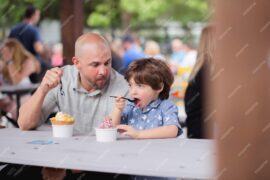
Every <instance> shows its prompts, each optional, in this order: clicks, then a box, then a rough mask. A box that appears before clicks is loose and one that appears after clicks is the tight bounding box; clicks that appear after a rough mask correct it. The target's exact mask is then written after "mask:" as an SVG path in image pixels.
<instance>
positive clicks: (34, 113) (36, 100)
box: [18, 68, 63, 130]
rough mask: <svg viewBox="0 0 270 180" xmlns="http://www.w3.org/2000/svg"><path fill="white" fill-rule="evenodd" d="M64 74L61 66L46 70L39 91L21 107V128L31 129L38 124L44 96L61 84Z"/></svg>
mask: <svg viewBox="0 0 270 180" xmlns="http://www.w3.org/2000/svg"><path fill="white" fill-rule="evenodd" d="M62 74H63V72H62V69H60V68H53V69H51V70H48V71H47V72H46V74H45V76H44V78H43V80H42V82H41V84H40V86H39V87H38V89H37V91H36V92H35V93H34V94H33V96H32V97H31V98H30V99H29V100H28V101H27V102H25V103H24V104H23V105H22V106H21V108H20V111H19V118H18V124H19V127H20V129H22V130H30V129H33V128H35V127H37V126H38V124H39V118H40V115H41V110H42V104H43V101H44V98H45V96H46V95H47V94H48V92H49V91H50V90H51V89H53V88H55V87H56V86H57V85H58V84H59V82H60V78H61V76H62Z"/></svg>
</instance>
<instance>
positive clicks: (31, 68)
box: [0, 39, 40, 119]
mask: <svg viewBox="0 0 270 180" xmlns="http://www.w3.org/2000/svg"><path fill="white" fill-rule="evenodd" d="M1 61H2V64H3V65H2V69H1V72H2V74H3V84H9V85H18V84H30V83H31V79H30V77H31V75H33V74H38V73H39V72H40V64H39V63H38V61H37V60H36V58H35V57H34V56H33V55H32V54H31V53H29V52H28V51H27V50H26V49H25V48H24V47H23V46H22V44H21V43H20V42H19V41H17V40H16V39H8V40H7V41H6V42H5V43H4V44H3V46H2V47H1ZM26 99H27V96H24V97H22V99H21V102H22V103H23V102H24V101H25V100H26ZM0 109H2V110H4V111H5V112H10V113H11V115H12V118H13V119H16V117H17V114H16V103H15V100H14V99H13V98H12V96H6V97H5V98H3V99H1V100H0Z"/></svg>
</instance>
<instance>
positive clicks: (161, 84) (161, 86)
mask: <svg viewBox="0 0 270 180" xmlns="http://www.w3.org/2000/svg"><path fill="white" fill-rule="evenodd" d="M163 88H164V84H163V83H160V89H159V90H158V93H161V92H162V91H163Z"/></svg>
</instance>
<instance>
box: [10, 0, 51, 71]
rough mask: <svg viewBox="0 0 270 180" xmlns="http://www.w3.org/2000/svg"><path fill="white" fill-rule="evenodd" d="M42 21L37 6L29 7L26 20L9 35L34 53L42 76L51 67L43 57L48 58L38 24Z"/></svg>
mask: <svg viewBox="0 0 270 180" xmlns="http://www.w3.org/2000/svg"><path fill="white" fill-rule="evenodd" d="M39 19H40V11H39V10H38V9H37V8H36V7H35V6H32V5H31V6H29V7H27V8H26V10H25V14H24V20H23V22H22V23H19V24H17V25H16V26H14V27H13V28H12V29H11V31H10V34H9V38H16V39H18V40H19V41H20V42H21V43H22V44H23V46H24V47H25V49H27V50H28V51H29V52H30V53H32V54H33V55H34V56H35V57H36V58H37V59H38V60H39V63H40V65H41V67H42V70H43V71H42V72H41V76H43V74H44V72H45V71H46V70H47V69H48V68H49V65H48V64H47V63H46V62H45V61H44V58H42V57H43V56H46V53H47V52H46V48H45V46H44V45H43V43H42V40H41V37H40V33H39V30H38V28H37V27H36V24H37V23H38V22H39Z"/></svg>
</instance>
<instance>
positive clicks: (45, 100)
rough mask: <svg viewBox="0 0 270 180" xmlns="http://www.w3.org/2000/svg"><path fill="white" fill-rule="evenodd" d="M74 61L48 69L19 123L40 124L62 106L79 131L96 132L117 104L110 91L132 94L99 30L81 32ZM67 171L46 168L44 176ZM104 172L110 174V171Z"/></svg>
mask: <svg viewBox="0 0 270 180" xmlns="http://www.w3.org/2000/svg"><path fill="white" fill-rule="evenodd" d="M72 62H73V63H74V65H73V66H70V65H68V66H65V67H63V68H62V69H61V68H57V67H56V68H53V69H51V70H48V71H47V72H46V74H45V76H44V78H43V80H42V82H41V84H40V86H39V88H38V89H37V90H36V92H35V93H34V94H33V96H32V97H31V98H30V99H29V100H28V101H27V102H26V103H25V104H23V105H22V106H21V108H20V113H19V118H18V124H19V127H20V128H21V129H22V130H30V129H33V128H36V127H38V126H39V125H41V124H42V123H43V122H44V121H45V120H46V119H47V117H48V116H49V114H50V113H51V112H52V111H53V110H54V108H56V107H58V110H59V111H64V112H65V113H68V114H70V115H71V116H73V117H74V118H75V125H74V132H75V133H93V127H96V126H98V125H99V123H101V122H102V120H103V118H104V117H105V116H106V115H109V113H110V112H111V110H112V108H113V104H114V100H113V99H111V100H110V99H109V98H110V97H109V95H117V96H126V95H127V94H128V85H127V82H126V81H125V79H124V78H123V77H122V76H121V75H120V74H118V73H117V72H116V71H114V70H113V69H111V51H110V47H109V44H108V43H107V41H106V40H105V39H104V38H103V37H102V36H100V35H98V34H95V33H87V34H84V35H82V36H80V37H79V38H78V39H77V41H76V43H75V56H74V57H73V58H72ZM29 171H30V170H29ZM65 174H66V172H65V170H59V169H58V170H57V169H52V168H43V170H42V175H43V178H44V179H52V178H55V177H62V178H63V177H64V176H65ZM99 175H100V174H94V175H93V174H91V175H89V176H90V177H96V176H97V177H100V176H99ZM103 175H104V174H102V177H108V174H105V175H104V176H103ZM86 177H87V175H86ZM60 179H61V178H60Z"/></svg>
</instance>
